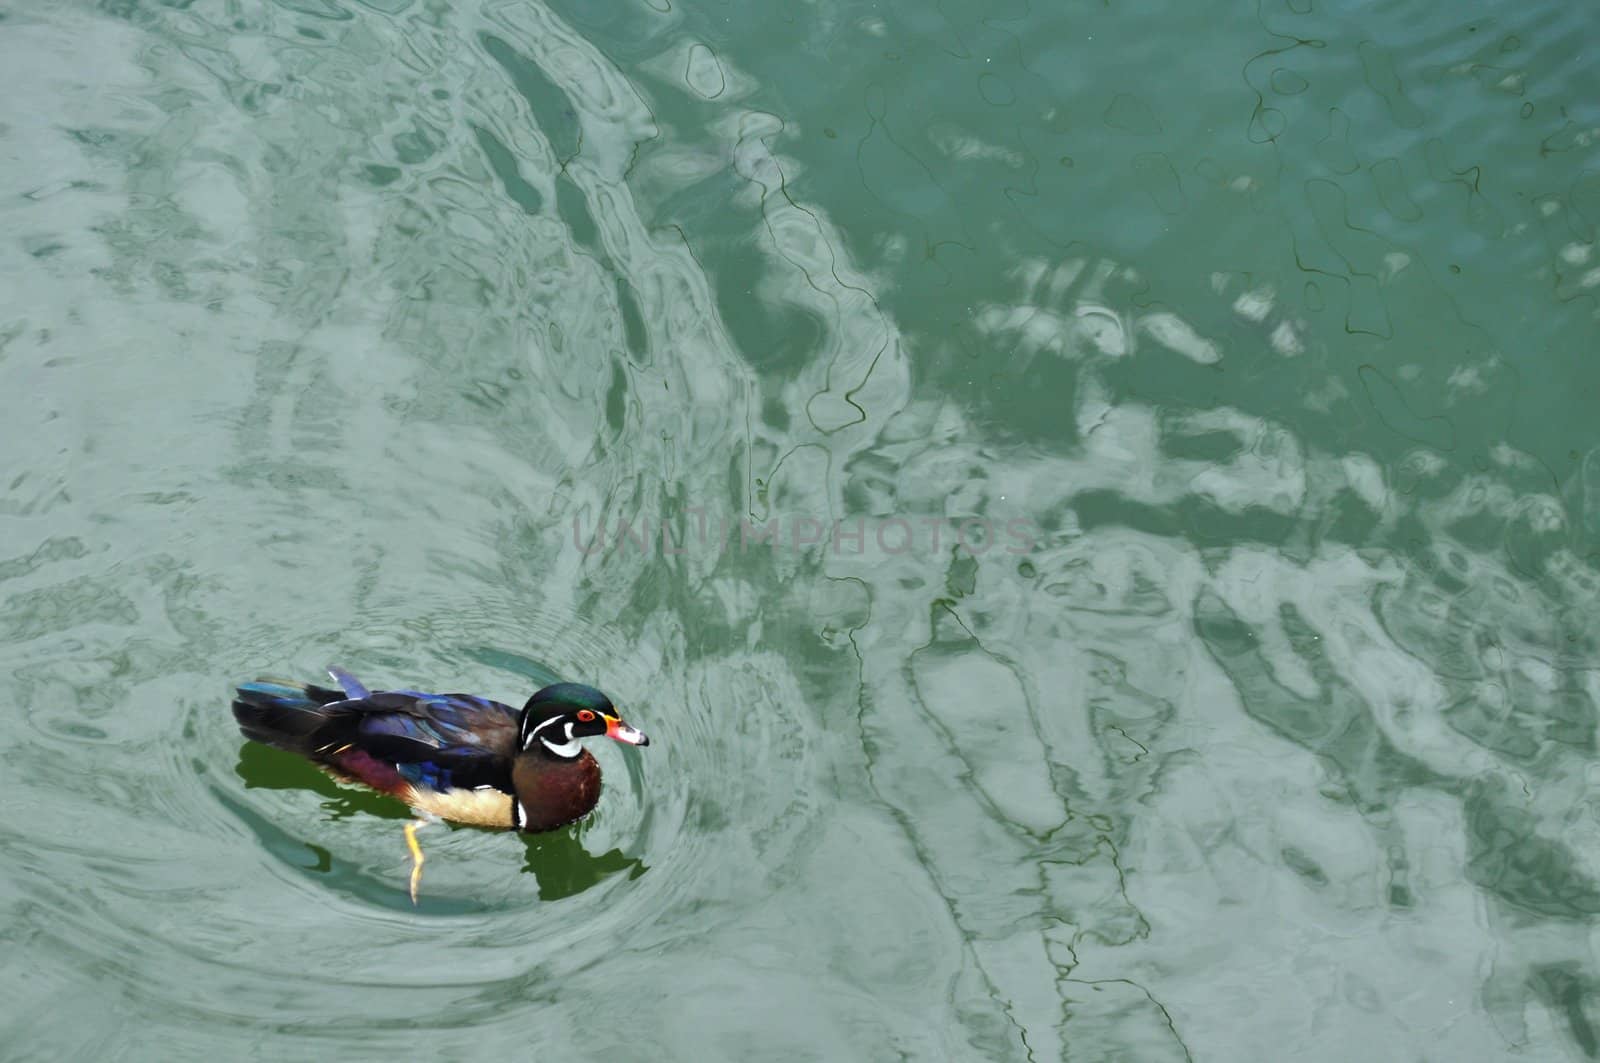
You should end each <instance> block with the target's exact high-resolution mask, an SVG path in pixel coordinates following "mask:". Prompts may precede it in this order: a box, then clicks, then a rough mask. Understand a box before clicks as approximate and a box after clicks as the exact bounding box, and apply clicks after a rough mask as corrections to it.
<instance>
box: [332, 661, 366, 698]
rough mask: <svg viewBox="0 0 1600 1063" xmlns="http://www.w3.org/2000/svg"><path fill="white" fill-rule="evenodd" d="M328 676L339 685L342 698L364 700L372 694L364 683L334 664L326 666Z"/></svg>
mask: <svg viewBox="0 0 1600 1063" xmlns="http://www.w3.org/2000/svg"><path fill="white" fill-rule="evenodd" d="M328 674H329V675H330V676H332V677H333V681H334V682H335V683H338V684H339V689H340V690H342V691H344V696H345V697H347V698H365V697H370V696H371V694H372V691H370V690H368V689H367V686H366V684H365V683H363V682H362V681H361V680H359V679H357V678H356V677H355V676H353V675H351V674H350V673H349V672H347V671H345V670H344V669H343V668H340V667H339V666H338V665H336V664H330V665H329V666H328Z"/></svg>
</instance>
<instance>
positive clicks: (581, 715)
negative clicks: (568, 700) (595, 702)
mask: <svg viewBox="0 0 1600 1063" xmlns="http://www.w3.org/2000/svg"><path fill="white" fill-rule="evenodd" d="M593 720H594V713H592V712H590V711H589V710H588V709H579V710H578V722H579V723H591V722H593Z"/></svg>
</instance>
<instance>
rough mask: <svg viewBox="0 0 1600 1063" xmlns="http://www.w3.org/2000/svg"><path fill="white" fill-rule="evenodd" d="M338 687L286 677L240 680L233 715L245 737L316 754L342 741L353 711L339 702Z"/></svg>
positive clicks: (343, 697)
mask: <svg viewBox="0 0 1600 1063" xmlns="http://www.w3.org/2000/svg"><path fill="white" fill-rule="evenodd" d="M344 700H345V695H344V694H343V693H342V692H341V691H338V690H329V689H327V688H326V687H319V686H312V685H310V684H307V683H295V682H291V681H288V680H284V679H257V680H256V681H255V682H252V683H244V684H241V685H240V686H239V688H238V692H237V694H236V695H235V696H234V699H233V716H234V719H236V720H238V721H239V729H240V730H241V731H243V732H244V735H245V737H246V738H252V739H254V740H255V741H257V742H265V743H266V744H267V745H269V746H277V747H278V748H279V749H287V750H289V751H290V752H292V753H301V754H306V755H314V754H316V753H318V752H319V751H321V750H322V749H323V748H324V747H326V746H327V745H328V744H329V743H331V742H337V741H340V736H341V734H342V732H343V731H344V730H345V728H346V726H347V725H348V722H349V720H350V717H351V713H350V712H349V711H348V710H347V709H345V708H343V707H342V706H341V705H339V704H338V703H339V702H342V701H344Z"/></svg>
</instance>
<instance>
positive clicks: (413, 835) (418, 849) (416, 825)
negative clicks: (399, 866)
mask: <svg viewBox="0 0 1600 1063" xmlns="http://www.w3.org/2000/svg"><path fill="white" fill-rule="evenodd" d="M432 822H433V820H431V819H414V820H412V821H411V822H410V823H407V824H406V848H407V849H410V850H411V904H412V906H413V907H415V906H416V903H417V887H418V886H420V885H421V884H422V865H423V863H424V862H425V861H426V860H427V857H425V856H423V855H422V846H420V845H418V844H417V831H418V830H420V829H421V828H423V827H426V826H427V825H428V824H429V823H432Z"/></svg>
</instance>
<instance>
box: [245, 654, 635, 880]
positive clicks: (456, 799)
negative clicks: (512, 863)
mask: <svg viewBox="0 0 1600 1063" xmlns="http://www.w3.org/2000/svg"><path fill="white" fill-rule="evenodd" d="M328 674H329V675H330V676H332V677H333V680H334V682H336V683H338V684H339V689H338V690H332V689H329V688H327V687H320V686H313V685H310V684H306V683H296V682H292V681H286V680H281V679H258V680H256V681H255V682H253V683H245V684H243V685H241V686H240V687H239V688H238V696H237V697H236V698H235V699H234V702H233V715H234V717H235V718H236V719H237V720H238V721H239V727H240V729H241V730H242V731H243V732H244V734H245V737H247V738H252V739H254V740H256V741H257V742H265V743H266V744H267V745H270V746H276V747H277V748H279V749H284V750H288V751H289V752H291V753H298V754H300V755H301V756H303V757H306V758H307V759H309V760H310V761H311V762H312V763H314V764H316V765H317V766H318V767H320V768H322V769H323V770H324V771H326V772H328V774H330V775H332V776H333V777H334V778H336V779H339V780H340V781H342V782H350V783H357V784H361V785H365V786H368V787H371V788H372V789H374V790H377V791H378V792H379V793H384V794H389V795H391V796H393V797H398V798H399V799H400V800H402V801H404V802H405V803H406V804H408V805H410V806H411V808H412V810H413V811H415V812H416V813H417V814H418V819H417V820H414V821H413V822H411V823H408V824H406V827H405V833H406V845H407V847H408V848H409V849H410V851H411V858H412V867H411V901H412V903H413V904H415V903H416V900H417V886H418V883H419V882H420V881H421V876H422V863H423V856H422V849H421V847H420V846H419V845H418V844H417V837H416V832H417V828H418V827H420V826H422V825H424V824H425V823H428V822H430V821H431V820H433V819H444V820H449V821H451V822H453V823H464V824H469V825H471V826H478V827H503V828H509V829H513V830H519V831H526V832H528V833H536V832H539V831H548V830H555V829H556V828H557V827H562V826H565V825H566V824H568V823H572V822H574V821H576V820H579V819H582V818H583V817H584V816H586V815H588V814H589V813H590V812H591V811H592V810H593V809H594V806H595V802H596V801H598V800H599V799H600V765H599V764H598V763H597V762H596V761H595V759H594V757H593V755H591V754H590V753H589V751H588V750H586V749H584V748H583V746H582V745H580V744H579V742H578V740H579V739H580V738H586V737H589V736H591V735H605V736H606V737H608V738H613V739H616V740H617V741H618V742H625V743H627V744H628V745H633V746H644V745H649V744H650V740H649V739H648V738H646V737H645V736H644V735H643V734H642V733H641V732H639V731H637V730H635V729H634V728H633V727H630V726H629V725H628V724H626V723H624V722H623V721H622V719H621V718H620V717H619V716H618V714H617V710H616V707H615V706H613V705H612V704H611V699H610V698H608V697H606V696H605V695H604V694H602V693H600V691H598V690H596V689H595V688H594V687H590V686H584V685H583V684H581V683H556V684H553V685H551V686H547V687H545V688H544V689H542V690H540V691H539V692H538V693H536V694H534V695H533V696H532V697H531V698H529V699H528V702H527V704H526V705H524V706H523V707H522V710H521V711H520V712H519V711H517V710H516V709H514V708H512V707H511V706H510V705H502V704H501V703H500V702H498V701H490V700H489V699H487V698H480V697H476V696H474V695H472V694H424V693H422V692H421V691H417V690H377V691H373V690H368V689H367V688H366V686H364V685H363V684H362V683H361V681H360V680H358V679H357V678H356V677H355V676H353V675H351V674H350V673H349V672H347V671H345V670H344V669H343V668H329V669H328Z"/></svg>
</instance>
